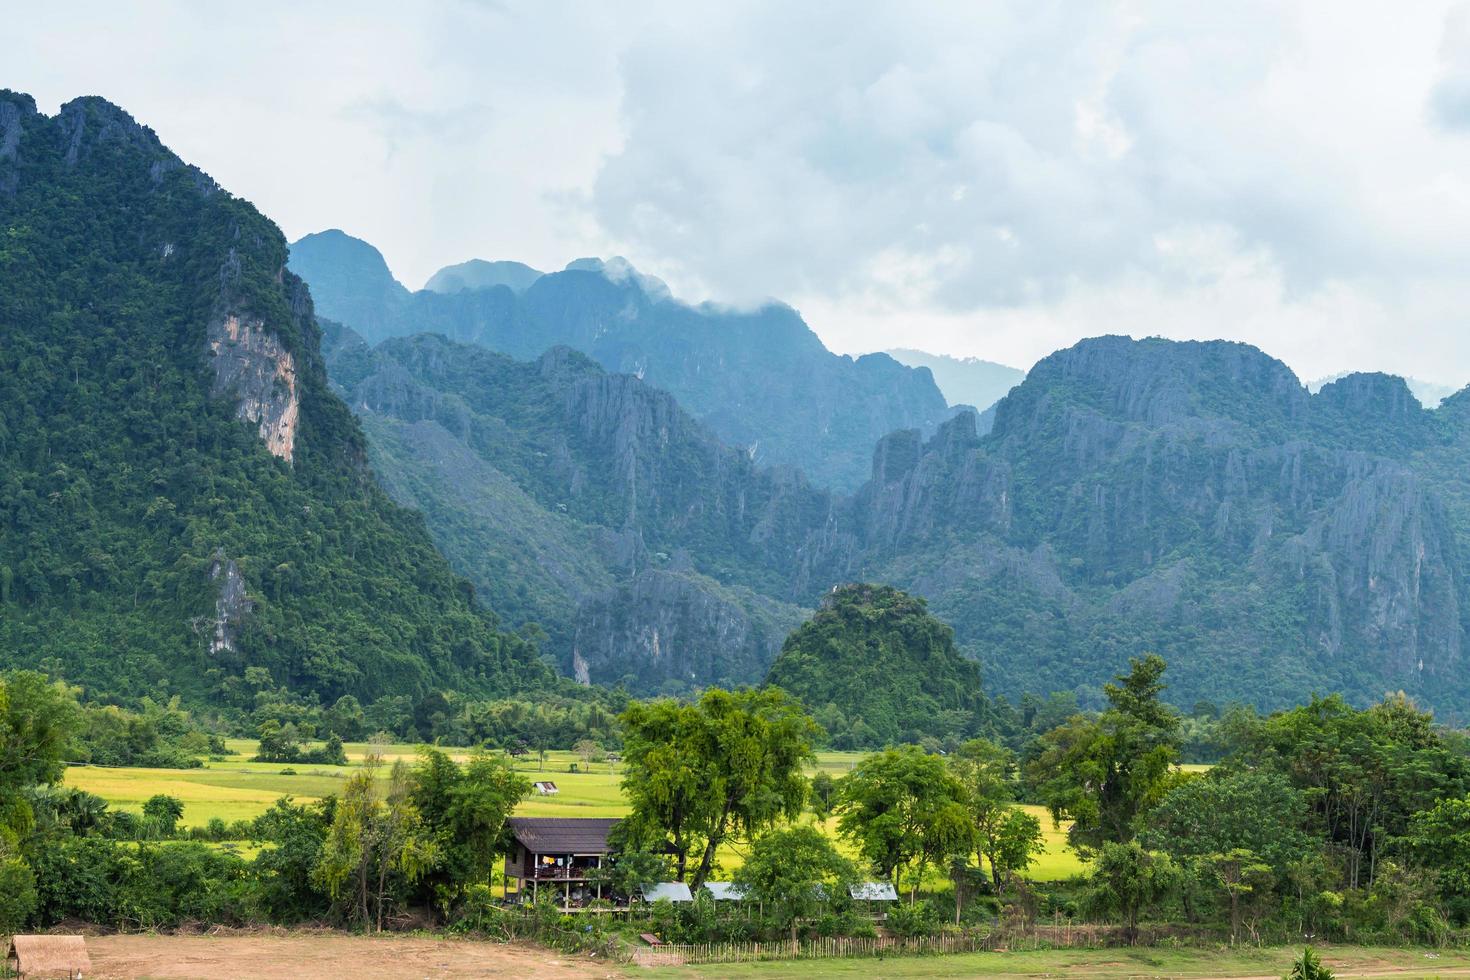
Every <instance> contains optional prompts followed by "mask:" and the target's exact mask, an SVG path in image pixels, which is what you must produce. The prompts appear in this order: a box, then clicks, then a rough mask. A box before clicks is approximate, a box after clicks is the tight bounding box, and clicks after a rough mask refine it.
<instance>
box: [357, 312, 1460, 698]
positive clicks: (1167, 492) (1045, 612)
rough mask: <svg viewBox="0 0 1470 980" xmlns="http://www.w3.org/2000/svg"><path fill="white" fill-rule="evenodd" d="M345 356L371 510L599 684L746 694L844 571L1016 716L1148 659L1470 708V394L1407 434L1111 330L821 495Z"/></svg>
mask: <svg viewBox="0 0 1470 980" xmlns="http://www.w3.org/2000/svg"><path fill="white" fill-rule="evenodd" d="M344 336H345V335H344ZM343 349H344V351H345V353H336V354H334V355H333V374H334V378H335V379H336V380H337V381H338V382H339V383H341V384H342V385H343V386H344V388H345V389H346V390H347V392H348V394H349V397H350V400H351V402H352V404H353V406H354V408H355V409H356V410H357V411H359V412H360V413H361V414H362V417H363V419H364V422H365V424H366V426H367V427H368V430H369V432H370V434H371V435H372V438H373V441H374V452H375V458H376V459H377V460H378V462H379V464H380V469H381V471H382V472H383V473H384V474H385V477H386V479H387V480H388V483H389V486H390V487H392V488H393V491H394V493H395V495H397V496H398V497H399V498H400V499H401V500H405V501H409V502H412V503H413V504H414V505H415V506H418V507H421V508H422V509H423V510H424V511H425V513H426V514H427V515H428V519H429V523H430V526H431V527H432V528H433V531H434V534H435V537H436V539H437V540H438V541H439V542H440V543H441V546H442V547H443V548H444V549H445V551H446V553H448V554H449V555H450V556H451V558H452V559H453V560H454V562H455V564H456V567H457V568H459V569H460V570H461V571H463V572H464V573H466V574H468V575H470V576H471V577H472V578H473V579H474V580H475V581H476V582H477V583H483V588H485V589H486V590H489V591H490V592H491V594H493V595H494V597H495V602H496V604H497V608H502V609H505V610H515V616H516V618H517V620H519V618H520V617H522V616H524V617H525V618H535V619H537V620H538V621H540V622H542V623H544V624H546V625H547V628H548V631H549V632H551V633H552V637H553V642H552V644H551V645H552V648H553V649H555V650H556V651H557V652H558V655H559V656H560V657H561V658H562V661H563V665H564V669H567V670H569V671H572V672H581V673H582V674H583V675H584V676H590V677H591V678H592V679H594V680H612V679H625V680H627V681H629V682H630V683H631V684H633V685H634V686H635V687H638V688H639V689H643V690H648V689H650V688H654V689H656V688H657V687H658V686H660V685H666V684H667V683H668V682H670V681H674V682H679V683H688V684H698V683H708V682H710V681H713V680H715V679H722V680H725V681H752V680H755V679H757V678H758V677H759V676H760V674H759V672H760V671H761V670H762V669H763V666H764V664H765V663H768V662H769V658H770V656H771V655H772V654H773V653H774V649H775V644H774V641H773V640H772V637H773V636H774V635H776V634H777V633H778V632H779V629H780V628H781V625H782V624H784V623H787V622H789V621H790V619H789V617H790V616H792V615H794V612H792V605H793V604H794V605H796V606H805V607H811V606H813V605H815V604H817V603H818V602H819V601H820V599H821V597H822V595H823V594H824V593H825V592H826V591H827V590H828V589H829V588H830V587H831V586H832V585H834V584H837V583H841V582H848V581H855V580H864V581H874V582H887V583H891V584H894V585H898V586H901V587H903V588H905V589H908V590H910V591H912V592H914V593H916V594H918V595H922V596H925V597H927V598H928V599H929V602H930V608H931V609H932V611H933V612H934V613H935V614H936V615H938V616H939V617H940V618H941V619H943V620H945V621H947V622H949V623H952V624H953V625H954V627H955V630H956V634H957V640H958V644H959V646H960V648H961V649H962V650H964V651H965V652H967V653H968V654H970V655H971V656H973V657H975V658H977V659H979V660H980V661H981V662H982V663H983V664H984V666H985V672H986V684H987V686H988V687H989V688H990V689H991V690H992V691H999V692H1004V693H1007V694H1011V695H1015V694H1019V693H1021V692H1024V691H1033V692H1036V691H1050V690H1057V689H1078V690H1079V691H1080V693H1082V694H1083V695H1084V696H1087V695H1088V694H1089V692H1092V693H1095V691H1096V689H1097V687H1098V685H1099V684H1100V682H1101V680H1102V679H1104V678H1106V677H1108V676H1110V672H1112V671H1115V670H1116V665H1117V664H1118V663H1121V662H1125V661H1126V658H1127V657H1128V656H1130V655H1136V654H1138V653H1140V652H1143V651H1146V650H1155V651H1158V652H1160V653H1162V654H1164V655H1165V656H1166V657H1168V658H1169V660H1170V662H1171V664H1172V665H1173V667H1172V673H1173V674H1174V675H1175V676H1174V680H1173V684H1172V686H1171V694H1173V696H1174V697H1176V698H1178V699H1180V700H1181V701H1183V702H1185V703H1192V702H1193V701H1194V700H1195V699H1198V698H1210V699H1214V700H1216V701H1221V702H1223V701H1228V700H1233V699H1243V700H1248V701H1253V702H1256V703H1260V704H1263V705H1274V704H1278V703H1281V700H1282V699H1283V698H1290V697H1292V696H1294V695H1290V694H1288V693H1284V692H1289V691H1292V690H1302V689H1305V690H1313V689H1317V690H1343V691H1345V692H1347V693H1348V694H1349V695H1350V696H1352V697H1354V698H1357V699H1359V700H1368V699H1373V698H1376V697H1378V696H1379V695H1381V694H1382V692H1383V691H1384V690H1389V689H1400V688H1402V689H1404V690H1407V691H1409V692H1410V693H1413V694H1415V695H1416V696H1417V697H1420V698H1421V699H1423V700H1424V701H1425V702H1426V703H1431V704H1435V705H1437V706H1439V707H1441V708H1445V709H1453V710H1460V709H1461V708H1462V707H1463V706H1465V705H1467V703H1470V680H1467V679H1466V678H1464V677H1463V676H1462V673H1463V672H1462V671H1461V670H1460V669H1459V665H1460V651H1461V648H1462V646H1463V644H1464V633H1465V618H1464V614H1463V613H1462V612H1461V610H1462V609H1464V608H1467V607H1466V603H1465V597H1464V589H1465V585H1464V583H1465V571H1464V568H1463V561H1462V558H1461V548H1460V544H1459V542H1460V540H1461V538H1460V534H1459V533H1458V531H1457V529H1459V528H1463V527H1465V526H1466V525H1467V524H1470V493H1467V492H1466V491H1467V487H1470V481H1467V480H1466V470H1465V467H1464V465H1463V463H1462V462H1461V461H1463V460H1465V459H1467V458H1470V424H1467V422H1466V421H1461V419H1462V416H1465V415H1470V410H1467V411H1465V412H1461V411H1460V409H1461V408H1462V407H1463V406H1462V403H1463V402H1464V400H1465V398H1466V396H1465V395H1460V396H1456V397H1455V398H1451V399H1449V400H1448V401H1447V402H1446V404H1445V406H1444V407H1443V408H1441V409H1439V410H1438V411H1436V412H1427V411H1425V410H1424V409H1422V408H1421V407H1420V406H1419V405H1418V403H1417V402H1416V401H1415V400H1414V399H1413V397H1412V395H1411V394H1410V393H1409V392H1408V391H1407V389H1406V388H1405V386H1404V384H1403V382H1402V381H1401V380H1399V379H1397V378H1391V377H1388V376H1385V375H1351V376H1348V377H1346V378H1343V379H1341V380H1339V381H1338V382H1336V383H1334V384H1331V385H1329V386H1327V387H1326V388H1324V389H1323V390H1322V391H1321V392H1319V393H1318V394H1316V395H1311V394H1309V393H1308V392H1307V390H1306V389H1305V388H1304V387H1303V386H1302V385H1301V384H1300V382H1299V381H1298V380H1297V379H1296V378H1295V376H1294V375H1292V374H1291V372H1290V371H1289V370H1288V369H1287V368H1286V367H1285V366H1284V365H1282V364H1281V363H1280V362H1278V361H1276V360H1274V359H1272V358H1270V357H1268V356H1267V355H1265V354H1263V353H1261V352H1260V351H1258V350H1256V349H1254V348H1250V347H1246V346H1244V345H1239V344H1230V343H1224V342H1216V343H1187V344H1184V343H1174V342H1169V341H1160V340H1147V341H1132V340H1128V339H1126V338H1118V337H1104V338H1098V339H1095V340H1089V341H1084V342H1082V343H1080V344H1078V345H1077V346H1075V347H1073V348H1070V349H1068V350H1065V351H1060V352H1058V353H1056V354H1054V355H1052V356H1051V357H1049V358H1047V359H1045V360H1043V361H1042V362H1041V363H1040V364H1038V365H1037V367H1036V368H1034V369H1033V370H1032V372H1031V374H1030V376H1029V377H1028V378H1027V379H1026V381H1025V382H1024V383H1022V384H1021V385H1020V386H1018V387H1017V388H1016V389H1015V390H1014V391H1012V393H1011V394H1010V395H1009V396H1008V397H1007V398H1005V399H1004V400H1002V401H1001V402H1000V404H999V405H998V406H997V412H996V426H995V430H994V432H993V433H991V434H990V435H988V436H981V435H979V434H977V431H976V428H975V416H974V414H973V413H969V412H966V413H963V414H961V415H959V416H957V417H956V418H955V419H954V420H952V421H950V422H948V423H946V424H945V425H944V426H943V427H941V428H940V430H939V431H938V433H937V434H936V435H935V436H934V437H932V438H930V439H928V440H925V439H924V438H923V437H922V435H921V433H919V432H918V431H914V430H909V431H899V432H895V433H892V434H890V435H889V436H887V437H885V438H884V439H882V440H880V441H879V442H878V444H877V446H876V449H875V452H874V454H873V461H872V464H871V477H870V480H869V482H868V483H867V484H866V485H865V486H864V487H863V488H862V489H861V490H860V491H859V492H858V493H856V494H854V495H853V496H851V497H835V496H831V495H829V494H826V493H825V492H820V491H816V490H813V489H812V488H810V487H808V486H806V485H805V483H804V482H803V481H801V480H800V479H799V478H798V477H797V476H796V475H795V474H793V473H790V472H785V471H781V470H779V469H778V470H770V469H766V468H762V467H760V466H758V465H755V464H752V463H751V461H750V459H749V456H748V454H745V453H742V452H740V451H738V450H734V449H729V448H725V447H721V446H720V445H719V444H718V442H717V440H715V439H714V438H713V437H712V436H710V435H709V434H708V433H707V432H705V431H704V430H703V429H702V427H700V426H698V425H697V424H696V423H694V422H693V420H691V419H689V418H688V417H687V416H685V415H684V414H683V413H682V412H680V411H679V409H678V406H677V405H676V404H675V403H674V401H673V399H672V398H670V397H669V396H668V395H667V394H665V393H662V392H658V391H656V390H655V389H652V388H650V387H649V386H647V385H646V384H643V383H642V382H640V381H638V380H637V379H636V378H632V377H629V376H626V375H621V376H620V375H607V374H604V373H603V372H601V371H600V370H599V369H598V368H596V366H595V365H593V364H591V363H590V362H589V361H588V360H587V359H585V358H581V357H578V356H577V355H575V354H573V353H572V352H570V351H566V350H557V351H552V352H550V353H548V354H547V355H545V356H543V357H542V358H541V359H539V360H538V361H537V362H533V363H525V362H515V361H512V360H511V359H509V358H505V357H502V356H498V355H494V354H491V353H489V352H486V351H483V350H481V349H478V348H476V347H474V346H468V345H455V344H453V343H452V342H449V341H446V340H444V339H443V338H438V337H415V338H410V339H407V340H393V341H388V342H385V343H384V344H382V345H380V346H379V347H378V348H377V349H376V350H372V351H369V349H368V348H367V347H366V345H364V344H361V342H360V341H357V340H355V339H352V340H350V341H349V342H346V343H345V344H344V345H343ZM763 602H768V603H770V605H769V606H766V607H764V609H763V608H762V606H761V603H763ZM676 686H677V684H676Z"/></svg>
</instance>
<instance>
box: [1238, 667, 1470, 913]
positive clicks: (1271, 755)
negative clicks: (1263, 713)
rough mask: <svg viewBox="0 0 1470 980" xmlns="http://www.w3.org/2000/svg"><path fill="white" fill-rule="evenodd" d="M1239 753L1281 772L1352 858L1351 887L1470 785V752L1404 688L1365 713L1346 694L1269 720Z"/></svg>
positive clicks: (1242, 761) (1252, 731)
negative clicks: (1391, 844) (1420, 817)
mask: <svg viewBox="0 0 1470 980" xmlns="http://www.w3.org/2000/svg"><path fill="white" fill-rule="evenodd" d="M1242 735H1243V739H1244V741H1245V743H1246V744H1245V745H1244V746H1243V747H1242V748H1241V749H1240V750H1239V751H1238V752H1237V753H1236V756H1235V757H1234V758H1233V759H1232V760H1231V761H1232V764H1234V765H1254V766H1257V767H1259V768H1265V769H1271V770H1274V771H1277V772H1280V773H1281V774H1282V775H1283V776H1284V777H1285V778H1286V779H1287V780H1288V782H1290V783H1291V785H1292V786H1294V787H1295V788H1296V789H1298V790H1299V791H1301V793H1302V798H1303V799H1304V800H1305V801H1306V803H1307V805H1308V807H1309V809H1310V812H1311V814H1312V816H1313V817H1314V818H1315V820H1316V821H1317V822H1318V823H1319V824H1320V825H1321V827H1322V828H1323V829H1324V830H1325V833H1326V837H1327V840H1328V841H1329V842H1330V843H1331V844H1332V845H1334V846H1335V847H1337V848H1341V849H1342V850H1343V852H1344V854H1345V857H1346V859H1347V862H1346V863H1347V869H1346V876H1345V877H1346V884H1347V885H1348V886H1349V887H1351V888H1357V887H1358V886H1359V885H1360V884H1362V883H1363V882H1364V880H1365V879H1366V881H1367V883H1368V884H1370V885H1371V884H1372V882H1373V879H1374V876H1375V873H1376V868H1377V863H1378V857H1379V853H1380V852H1381V850H1382V849H1383V846H1384V844H1385V842H1386V841H1390V840H1392V839H1393V838H1395V837H1401V836H1403V835H1404V834H1405V833H1406V832H1407V831H1408V828H1409V824H1410V821H1411V820H1412V819H1413V817H1414V814H1416V813H1418V812H1420V811H1424V810H1428V809H1430V808H1432V807H1433V806H1434V805H1435V803H1436V802H1438V801H1439V800H1442V799H1451V798H1455V797H1459V796H1464V795H1465V794H1466V793H1467V791H1470V758H1467V755H1466V753H1465V752H1463V751H1456V749H1455V748H1454V747H1453V746H1452V745H1451V744H1449V743H1448V742H1447V740H1446V738H1445V736H1444V735H1443V734H1441V733H1440V732H1439V731H1437V730H1436V729H1435V727H1434V720H1433V718H1432V717H1431V716H1430V715H1429V714H1427V713H1426V712H1422V711H1419V710H1418V709H1417V708H1415V707H1414V705H1413V704H1412V703H1411V702H1410V701H1409V700H1408V699H1407V698H1405V697H1403V696H1402V695H1396V696H1393V697H1390V698H1386V699H1385V700H1384V701H1383V702H1382V703H1380V704H1377V705H1374V706H1373V707H1371V708H1368V709H1367V710H1361V711H1360V710H1358V709H1355V708H1353V707H1352V706H1350V705H1349V704H1347V702H1345V701H1344V700H1343V699H1342V698H1341V697H1340V696H1338V695H1333V696H1331V697H1327V698H1315V697H1314V698H1313V699H1312V700H1311V701H1310V702H1309V703H1308V704H1305V705H1302V706H1300V707H1298V708H1293V709H1291V710H1290V711H1283V712H1280V713H1278V714H1276V715H1273V716H1271V717H1270V718H1267V719H1265V720H1263V721H1260V722H1259V723H1258V724H1256V725H1255V726H1252V727H1250V728H1248V729H1247V730H1246V731H1244V732H1243V733H1242Z"/></svg>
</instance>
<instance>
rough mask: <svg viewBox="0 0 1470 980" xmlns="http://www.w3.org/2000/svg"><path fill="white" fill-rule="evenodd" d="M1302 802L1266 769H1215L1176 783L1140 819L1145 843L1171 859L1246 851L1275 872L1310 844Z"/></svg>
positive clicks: (1282, 869)
mask: <svg viewBox="0 0 1470 980" xmlns="http://www.w3.org/2000/svg"><path fill="white" fill-rule="evenodd" d="M1307 817H1308V810H1307V804H1306V801H1305V800H1303V799H1302V794H1301V793H1300V792H1299V791H1298V790H1296V789H1295V788H1293V787H1292V785H1291V784H1290V783H1289V782H1288V781H1287V779H1286V777H1284V776H1282V775H1281V774H1280V773H1276V772H1272V771H1270V770H1266V769H1234V768H1231V767H1216V768H1215V769H1212V770H1210V771H1209V772H1208V773H1205V774H1204V775H1203V776H1187V777H1184V778H1183V779H1181V780H1179V781H1177V782H1176V783H1175V784H1174V786H1173V787H1172V788H1170V789H1169V791H1168V792H1167V793H1166V794H1165V795H1164V798H1163V799H1162V800H1161V801H1160V802H1159V804H1158V806H1156V807H1155V808H1154V809H1153V810H1152V811H1151V812H1150V813H1149V814H1148V818H1147V820H1146V821H1145V823H1146V827H1145V829H1144V831H1143V834H1142V839H1143V842H1144V844H1145V846H1147V847H1150V848H1155V849H1157V850H1161V851H1164V852H1165V853H1167V854H1168V855H1169V856H1170V857H1173V858H1174V859H1175V860H1176V861H1184V860H1187V859H1190V858H1199V857H1206V856H1208V855H1212V854H1226V853H1229V852H1231V851H1235V850H1240V849H1244V850H1248V851H1251V852H1252V853H1254V854H1255V855H1257V856H1258V858H1259V859H1260V860H1263V861H1265V862H1266V863H1267V864H1269V865H1270V866H1271V868H1272V869H1273V870H1274V871H1275V872H1276V873H1278V874H1280V873H1283V872H1284V871H1285V869H1286V867H1287V865H1289V864H1290V863H1291V862H1292V861H1294V860H1296V859H1297V858H1299V857H1300V856H1301V855H1302V854H1304V853H1306V852H1307V851H1309V850H1311V849H1312V847H1313V846H1318V847H1320V843H1318V844H1316V845H1314V843H1313V841H1312V840H1311V838H1310V836H1309V835H1308V834H1307V832H1306V830H1305V829H1304V828H1305V826H1306V822H1307Z"/></svg>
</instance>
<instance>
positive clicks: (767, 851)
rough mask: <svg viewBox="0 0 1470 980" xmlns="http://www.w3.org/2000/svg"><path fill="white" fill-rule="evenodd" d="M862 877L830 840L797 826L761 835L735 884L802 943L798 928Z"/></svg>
mask: <svg viewBox="0 0 1470 980" xmlns="http://www.w3.org/2000/svg"><path fill="white" fill-rule="evenodd" d="M856 877H857V872H856V869H855V868H854V867H853V864H852V862H851V861H849V860H848V859H847V858H845V857H843V856H842V854H840V853H839V852H838V851H837V848H835V847H834V846H833V845H832V841H831V839H830V838H828V837H827V835H826V834H824V833H822V832H821V831H820V830H818V829H816V828H815V827H812V826H808V825H797V826H794V827H787V828H783V829H779V830H772V831H770V832H768V833H766V834H763V835H761V836H760V837H758V838H757V839H756V841H755V843H754V844H753V845H752V846H751V849H750V854H749V855H747V856H746V858H745V862H744V863H743V864H741V865H740V867H739V868H738V869H737V870H736V872H735V881H736V883H737V884H739V885H742V886H744V887H745V889H746V890H747V896H746V898H747V900H750V901H757V902H760V903H761V904H762V905H763V906H764V907H765V908H767V909H769V910H770V911H771V914H772V915H773V916H774V917H775V918H776V921H777V923H778V924H779V925H780V926H781V927H782V928H784V929H790V930H791V941H792V942H793V943H794V942H796V939H797V926H798V922H799V921H800V920H801V919H802V918H804V917H807V916H810V915H812V914H813V912H814V911H815V910H816V909H817V907H818V905H819V904H820V903H821V901H822V896H823V893H824V892H825V893H826V894H828V895H831V894H833V893H835V892H836V891H837V890H839V889H841V888H843V887H845V886H846V885H848V884H849V883H850V882H852V881H853V880H855V879H856Z"/></svg>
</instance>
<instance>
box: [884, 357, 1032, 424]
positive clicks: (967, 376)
mask: <svg viewBox="0 0 1470 980" xmlns="http://www.w3.org/2000/svg"><path fill="white" fill-rule="evenodd" d="M884 353H885V354H887V355H888V356H890V357H892V358H893V359H894V360H896V361H898V362H899V363H900V364H907V365H908V366H909V367H926V368H928V369H929V371H930V372H931V373H932V374H933V375H934V383H935V384H937V385H939V390H940V391H941V392H943V393H944V397H945V399H946V400H947V401H948V402H949V403H950V404H951V405H970V406H972V407H974V408H976V409H982V410H983V409H986V408H989V407H990V406H991V405H993V404H995V403H996V402H998V401H1000V400H1001V399H1002V398H1004V397H1005V393H1006V392H1008V391H1010V390H1011V389H1012V388H1014V387H1015V386H1016V385H1018V384H1020V383H1021V381H1022V379H1024V378H1025V377H1026V372H1025V371H1021V370H1018V369H1017V368H1013V367H1007V366H1006V365H1004V364H996V363H995V362H994V361H982V360H980V359H979V358H978V357H950V356H949V355H948V354H930V353H928V352H926V351H921V350H913V349H912V348H908V347H896V348H893V349H892V350H888V351H884Z"/></svg>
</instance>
